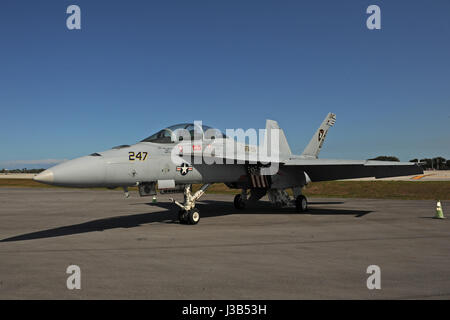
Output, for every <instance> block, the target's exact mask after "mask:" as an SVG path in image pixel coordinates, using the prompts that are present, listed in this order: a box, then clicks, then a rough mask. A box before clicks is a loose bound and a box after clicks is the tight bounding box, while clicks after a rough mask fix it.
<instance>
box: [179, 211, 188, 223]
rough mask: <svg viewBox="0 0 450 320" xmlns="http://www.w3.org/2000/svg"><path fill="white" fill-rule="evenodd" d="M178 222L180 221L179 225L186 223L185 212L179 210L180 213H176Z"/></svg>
mask: <svg viewBox="0 0 450 320" xmlns="http://www.w3.org/2000/svg"><path fill="white" fill-rule="evenodd" d="M178 220H180V223H181V224H185V223H187V214H186V210H184V209H180V211H178Z"/></svg>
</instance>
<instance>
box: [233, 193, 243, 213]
mask: <svg viewBox="0 0 450 320" xmlns="http://www.w3.org/2000/svg"><path fill="white" fill-rule="evenodd" d="M234 207H235V208H236V209H239V210H241V209H245V202H244V200H242V195H240V194H237V195H235V196H234Z"/></svg>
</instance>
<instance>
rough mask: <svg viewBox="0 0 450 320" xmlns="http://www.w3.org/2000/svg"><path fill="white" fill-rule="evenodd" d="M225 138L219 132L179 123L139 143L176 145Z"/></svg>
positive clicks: (196, 125) (195, 124)
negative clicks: (183, 142) (184, 142)
mask: <svg viewBox="0 0 450 320" xmlns="http://www.w3.org/2000/svg"><path fill="white" fill-rule="evenodd" d="M218 138H225V135H224V134H223V133H222V132H220V130H217V129H214V128H211V127H208V126H205V125H200V124H197V123H180V124H176V125H173V126H171V127H168V128H165V129H162V130H161V131H158V132H157V133H155V134H153V135H151V136H150V137H148V138H146V139H144V140H142V141H141V142H152V143H177V142H181V141H189V140H192V141H194V140H208V139H218Z"/></svg>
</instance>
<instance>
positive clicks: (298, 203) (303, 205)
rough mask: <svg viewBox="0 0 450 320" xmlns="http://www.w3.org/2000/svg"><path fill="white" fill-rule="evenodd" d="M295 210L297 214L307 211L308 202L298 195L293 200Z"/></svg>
mask: <svg viewBox="0 0 450 320" xmlns="http://www.w3.org/2000/svg"><path fill="white" fill-rule="evenodd" d="M295 209H296V210H297V212H305V211H308V200H307V199H306V197H305V196H304V195H302V194H301V195H299V196H297V198H295Z"/></svg>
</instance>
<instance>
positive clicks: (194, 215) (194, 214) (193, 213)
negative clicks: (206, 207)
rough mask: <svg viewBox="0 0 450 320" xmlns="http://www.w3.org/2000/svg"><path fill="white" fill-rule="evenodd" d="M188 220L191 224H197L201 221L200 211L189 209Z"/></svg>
mask: <svg viewBox="0 0 450 320" xmlns="http://www.w3.org/2000/svg"><path fill="white" fill-rule="evenodd" d="M187 220H188V223H189V224H197V223H198V222H199V221H200V212H199V211H198V210H197V209H192V210H189V212H188V214H187Z"/></svg>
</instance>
